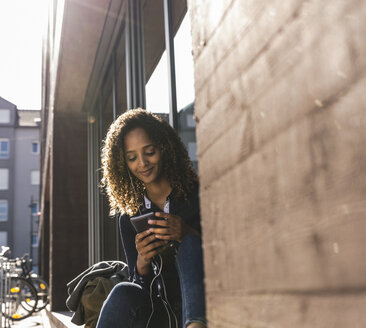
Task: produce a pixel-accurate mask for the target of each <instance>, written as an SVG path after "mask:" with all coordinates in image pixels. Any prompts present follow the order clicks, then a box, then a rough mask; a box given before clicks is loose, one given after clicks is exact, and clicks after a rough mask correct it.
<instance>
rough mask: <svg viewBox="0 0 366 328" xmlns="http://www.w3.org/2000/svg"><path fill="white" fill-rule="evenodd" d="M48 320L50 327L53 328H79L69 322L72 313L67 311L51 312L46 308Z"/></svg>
mask: <svg viewBox="0 0 366 328" xmlns="http://www.w3.org/2000/svg"><path fill="white" fill-rule="evenodd" d="M46 313H47V316H48V319H49V321H50V323H51V327H55V328H80V326H77V325H75V324H74V323H72V322H71V316H72V313H71V312H68V311H60V312H51V311H50V310H49V308H48V307H47V308H46Z"/></svg>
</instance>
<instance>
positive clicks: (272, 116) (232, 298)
mask: <svg viewBox="0 0 366 328" xmlns="http://www.w3.org/2000/svg"><path fill="white" fill-rule="evenodd" d="M188 7H189V11H190V16H191V20H192V35H193V54H194V60H195V90H196V103H195V115H196V121H197V142H198V158H199V172H200V181H201V191H200V194H201V202H202V203H201V208H202V218H203V240H204V255H205V272H206V296H207V307H208V319H209V327H210V328H213V327H214V328H216V327H248V328H249V327H250V328H252V327H253V328H254V327H255V328H257V327H258V328H259V327H261V328H270V327H271V328H287V327H288V328H294V327H296V328H300V327H317V328H320V327H327V328H328V327H329V328H338V327H339V328H346V327H347V328H348V327H352V328H358V327H359V328H361V327H366V314H365V310H364V308H365V307H366V261H365V258H366V219H365V218H366V151H365V145H366V115H365V107H366V88H365V87H366V84H365V82H366V43H365V42H364V40H365V31H366V2H365V1H359V0H349V1H341V0H334V1H321V0H308V1H301V0H289V1H279V0H263V1H243V0H222V1H198V0H190V1H189V2H188Z"/></svg>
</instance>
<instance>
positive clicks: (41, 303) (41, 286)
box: [30, 277, 49, 312]
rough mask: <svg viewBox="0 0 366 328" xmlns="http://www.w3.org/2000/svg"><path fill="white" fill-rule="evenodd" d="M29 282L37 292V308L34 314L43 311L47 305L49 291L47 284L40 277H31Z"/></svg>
mask: <svg viewBox="0 0 366 328" xmlns="http://www.w3.org/2000/svg"><path fill="white" fill-rule="evenodd" d="M30 281H31V283H32V285H33V286H34V288H35V289H36V291H37V297H38V302H37V307H36V312H38V311H41V310H43V309H44V308H45V307H46V305H47V304H48V303H49V289H48V284H47V283H46V281H44V279H42V278H41V277H31V278H30Z"/></svg>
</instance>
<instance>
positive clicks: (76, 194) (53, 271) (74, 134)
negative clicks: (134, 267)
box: [49, 112, 88, 311]
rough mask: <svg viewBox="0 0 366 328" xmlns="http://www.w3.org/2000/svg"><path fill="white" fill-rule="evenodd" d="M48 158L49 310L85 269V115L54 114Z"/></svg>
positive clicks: (58, 304)
mask: <svg viewBox="0 0 366 328" xmlns="http://www.w3.org/2000/svg"><path fill="white" fill-rule="evenodd" d="M54 122H55V124H54V126H53V132H54V133H53V150H52V159H51V162H52V164H51V172H52V173H51V185H52V187H51V204H50V253H49V256H50V268H49V274H50V288H51V293H52V297H51V309H52V310H53V311H59V310H64V309H65V308H66V306H65V301H66V298H67V288H66V284H67V283H68V282H69V281H70V280H72V279H73V278H75V277H76V276H77V275H78V274H79V273H80V272H82V271H84V270H85V269H86V268H87V267H88V228H87V227H88V190H87V125H86V118H85V114H83V113H81V114H70V113H58V112H55V113H54Z"/></svg>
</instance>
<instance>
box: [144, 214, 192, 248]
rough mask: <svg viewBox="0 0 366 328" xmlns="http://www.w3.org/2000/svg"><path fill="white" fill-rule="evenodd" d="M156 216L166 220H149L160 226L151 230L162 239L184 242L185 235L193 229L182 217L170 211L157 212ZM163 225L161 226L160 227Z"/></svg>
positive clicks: (152, 223) (150, 222)
mask: <svg viewBox="0 0 366 328" xmlns="http://www.w3.org/2000/svg"><path fill="white" fill-rule="evenodd" d="M155 216H157V217H159V218H162V219H164V220H159V219H158V220H149V222H148V223H149V224H151V225H156V226H159V228H150V229H149V231H150V232H152V233H154V234H155V237H156V238H158V239H162V240H176V241H178V242H182V240H183V238H184V236H185V235H187V234H188V233H189V232H190V230H193V229H191V228H190V227H189V226H188V225H187V224H185V222H184V221H183V220H182V218H181V217H179V216H177V215H173V214H170V213H164V212H156V213H155ZM160 227H161V228H160Z"/></svg>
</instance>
